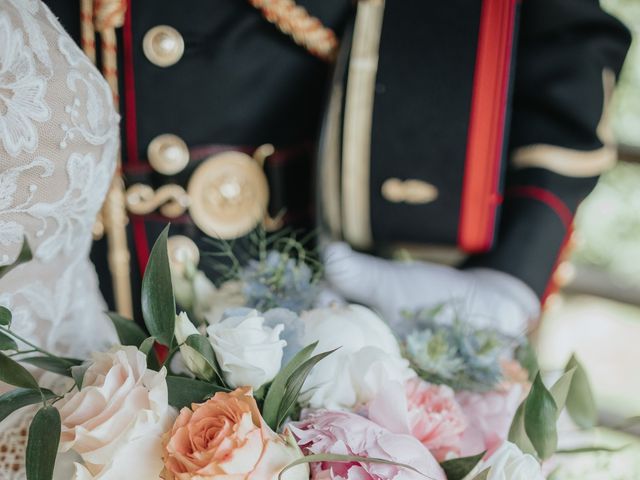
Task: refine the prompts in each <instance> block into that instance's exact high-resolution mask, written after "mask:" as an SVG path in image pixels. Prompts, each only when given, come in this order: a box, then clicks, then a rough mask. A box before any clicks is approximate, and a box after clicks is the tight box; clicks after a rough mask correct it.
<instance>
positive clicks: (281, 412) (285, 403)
mask: <svg viewBox="0 0 640 480" xmlns="http://www.w3.org/2000/svg"><path fill="white" fill-rule="evenodd" d="M336 350H337V349H334V350H331V351H328V352H323V353H319V354H318V355H314V356H313V357H311V358H310V359H309V360H307V361H306V362H304V363H303V364H302V365H300V366H299V367H298V368H297V369H295V370H294V372H293V373H292V374H291V376H290V377H289V378H288V379H287V384H286V387H285V391H284V395H283V397H282V400H281V402H280V406H279V408H278V419H277V422H276V428H275V431H279V430H280V426H281V425H282V424H283V423H284V421H285V420H286V419H287V416H288V415H289V412H291V410H292V409H293V407H294V406H295V404H296V402H297V400H298V397H299V396H300V391H301V390H302V386H303V385H304V381H305V380H306V379H307V377H308V376H309V373H310V372H311V370H312V369H313V367H315V366H316V364H317V363H318V362H319V361H320V360H322V359H323V358H325V357H327V356H329V355H331V354H332V353H333V352H335V351H336Z"/></svg>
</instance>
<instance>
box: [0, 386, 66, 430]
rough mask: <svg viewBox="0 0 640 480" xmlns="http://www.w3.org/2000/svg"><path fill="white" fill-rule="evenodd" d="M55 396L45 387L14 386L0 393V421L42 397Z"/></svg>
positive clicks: (49, 397)
mask: <svg viewBox="0 0 640 480" xmlns="http://www.w3.org/2000/svg"><path fill="white" fill-rule="evenodd" d="M56 396H57V395H56V394H55V393H53V392H52V391H50V390H46V389H42V390H41V391H38V390H35V389H33V388H14V389H13V390H11V391H9V392H7V393H5V394H2V395H0V422H1V421H2V420H4V419H5V418H7V417H8V416H9V415H10V414H11V413H13V412H15V411H16V410H18V409H20V408H22V407H26V406H27V405H33V404H36V403H38V402H41V401H42V400H43V399H45V400H49V399H52V398H55V397H56Z"/></svg>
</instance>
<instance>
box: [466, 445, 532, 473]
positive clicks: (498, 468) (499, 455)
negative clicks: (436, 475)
mask: <svg viewBox="0 0 640 480" xmlns="http://www.w3.org/2000/svg"><path fill="white" fill-rule="evenodd" d="M487 468H490V470H489V476H488V477H487V480H544V475H543V474H542V470H541V467H540V463H538V461H537V460H536V459H535V458H533V457H532V456H531V455H529V454H526V453H522V451H521V450H520V449H519V448H518V447H517V446H516V445H514V444H513V443H510V442H504V444H502V446H501V447H500V448H499V449H498V450H496V452H495V453H494V454H493V455H491V456H490V457H489V459H487V460H483V461H482V462H480V463H479V464H478V465H476V467H475V468H474V469H473V470H472V471H471V473H469V475H467V476H466V477H465V480H473V479H474V478H476V476H478V475H479V474H480V473H482V472H484V471H485V470H486V469H487Z"/></svg>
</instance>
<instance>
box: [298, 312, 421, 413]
mask: <svg viewBox="0 0 640 480" xmlns="http://www.w3.org/2000/svg"><path fill="white" fill-rule="evenodd" d="M301 319H302V321H303V323H304V325H305V332H304V335H303V343H304V345H309V344H311V343H313V342H318V346H317V347H316V350H315V351H316V353H318V352H326V351H329V350H333V349H336V348H337V349H338V350H336V351H335V352H333V353H332V354H331V355H329V356H328V357H325V358H324V359H323V360H322V361H320V362H319V363H318V364H317V365H316V366H315V367H314V368H313V370H312V371H311V373H310V374H309V376H308V377H307V380H306V382H305V384H304V387H303V389H302V391H303V394H302V396H301V403H302V404H304V405H308V406H310V407H311V408H328V409H331V410H338V409H351V408H352V407H354V406H355V405H356V404H359V403H366V402H368V401H370V400H371V399H373V398H374V397H376V396H377V394H378V393H379V392H380V391H381V390H382V389H383V388H384V387H385V385H388V384H389V382H392V381H397V382H400V383H404V382H405V381H406V380H408V379H409V378H412V377H414V376H415V372H414V371H413V370H411V368H409V362H408V361H407V360H405V359H404V358H402V355H401V353H400V346H399V345H398V341H397V340H396V338H395V337H394V335H393V333H392V332H391V330H390V329H389V327H388V326H387V325H386V324H385V323H384V321H383V320H382V319H381V318H380V317H378V316H377V315H376V314H375V313H373V312H372V311H371V310H369V309H368V308H365V307H362V306H360V305H349V306H346V307H331V308H323V309H316V310H311V311H309V312H306V313H304V314H303V315H302V317H301Z"/></svg>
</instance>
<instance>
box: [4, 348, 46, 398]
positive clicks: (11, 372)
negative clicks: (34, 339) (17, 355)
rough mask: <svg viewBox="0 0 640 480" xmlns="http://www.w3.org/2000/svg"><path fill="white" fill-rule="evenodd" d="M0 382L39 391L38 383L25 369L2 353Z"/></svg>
mask: <svg viewBox="0 0 640 480" xmlns="http://www.w3.org/2000/svg"><path fill="white" fill-rule="evenodd" d="M0 381H3V382H5V383H8V384H9V385H13V386H14V387H22V388H31V389H35V390H39V389H40V387H39V386H38V382H37V381H36V379H35V378H33V375H31V374H30V373H29V371H28V370H27V369H26V368H24V367H23V366H22V365H20V364H19V363H18V362H16V361H15V360H12V359H11V358H9V357H7V356H6V355H5V354H3V353H0Z"/></svg>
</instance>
